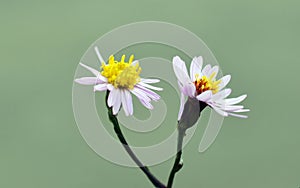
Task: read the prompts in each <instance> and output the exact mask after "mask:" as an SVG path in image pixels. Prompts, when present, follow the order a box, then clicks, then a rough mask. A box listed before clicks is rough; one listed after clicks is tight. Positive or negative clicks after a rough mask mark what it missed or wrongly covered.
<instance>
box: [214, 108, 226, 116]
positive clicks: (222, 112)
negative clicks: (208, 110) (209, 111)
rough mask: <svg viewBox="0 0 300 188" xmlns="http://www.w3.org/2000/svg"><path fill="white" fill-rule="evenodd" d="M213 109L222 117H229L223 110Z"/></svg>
mask: <svg viewBox="0 0 300 188" xmlns="http://www.w3.org/2000/svg"><path fill="white" fill-rule="evenodd" d="M212 108H213V109H214V110H215V111H216V112H217V113H218V114H220V115H221V116H224V117H227V116H228V113H227V112H224V111H223V110H221V109H219V108H217V107H215V106H212Z"/></svg>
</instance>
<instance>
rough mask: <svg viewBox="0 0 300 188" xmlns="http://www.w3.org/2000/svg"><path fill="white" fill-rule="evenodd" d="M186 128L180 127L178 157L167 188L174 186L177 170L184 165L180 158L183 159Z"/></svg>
mask: <svg viewBox="0 0 300 188" xmlns="http://www.w3.org/2000/svg"><path fill="white" fill-rule="evenodd" d="M185 130H186V129H183V128H180V127H178V138H177V154H176V158H175V162H174V165H173V168H172V170H171V172H170V175H169V180H168V185H167V188H171V187H172V185H173V181H174V178H175V174H176V172H178V171H179V170H180V169H181V168H182V166H183V164H182V163H180V160H181V154H182V143H183V137H184V136H185Z"/></svg>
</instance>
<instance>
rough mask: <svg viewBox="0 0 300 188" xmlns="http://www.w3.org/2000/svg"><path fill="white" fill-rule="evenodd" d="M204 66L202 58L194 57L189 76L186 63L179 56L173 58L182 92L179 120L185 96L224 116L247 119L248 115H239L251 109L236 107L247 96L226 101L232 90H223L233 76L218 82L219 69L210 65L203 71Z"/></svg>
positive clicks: (227, 76) (225, 77)
mask: <svg viewBox="0 0 300 188" xmlns="http://www.w3.org/2000/svg"><path fill="white" fill-rule="evenodd" d="M202 65H203V58H202V57H201V56H199V57H194V58H193V60H192V63H191V66H190V76H189V74H188V72H187V68H186V65H185V63H184V61H182V60H181V59H180V57H178V56H175V57H174V58H173V69H174V72H175V75H176V77H177V79H178V85H179V88H180V90H181V99H180V110H179V114H178V120H180V119H181V116H182V113H183V110H184V103H185V96H188V97H189V98H192V99H197V100H198V101H202V102H204V103H206V104H207V105H208V106H210V107H212V108H213V109H214V110H215V111H216V112H217V113H219V114H220V115H222V116H229V115H230V116H236V117H240V118H247V116H246V115H241V114H237V113H239V112H247V111H249V109H244V106H242V105H236V104H238V103H239V102H241V101H243V100H244V99H245V98H246V97H247V95H241V96H239V97H237V98H229V99H226V97H228V96H229V95H230V93H231V89H223V88H225V86H226V85H227V84H228V83H229V81H230V78H231V76H230V75H226V76H224V77H222V78H221V79H219V80H216V76H217V74H218V71H219V67H218V66H213V67H212V66H211V65H210V64H208V65H206V66H205V67H204V68H203V69H202Z"/></svg>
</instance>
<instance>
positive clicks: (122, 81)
mask: <svg viewBox="0 0 300 188" xmlns="http://www.w3.org/2000/svg"><path fill="white" fill-rule="evenodd" d="M133 59H134V56H133V55H131V56H130V57H129V61H128V62H125V55H122V57H121V61H116V60H115V58H114V56H113V55H111V56H110V57H109V59H108V64H105V63H102V66H101V68H102V71H101V75H102V76H104V77H106V78H107V80H108V83H110V84H112V85H113V86H114V87H115V88H126V89H133V87H134V86H135V84H136V83H138V82H139V81H140V76H139V75H140V73H141V71H142V69H141V67H140V66H139V64H138V63H136V64H135V65H132V62H133Z"/></svg>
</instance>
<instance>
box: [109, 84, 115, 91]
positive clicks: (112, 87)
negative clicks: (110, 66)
mask: <svg viewBox="0 0 300 188" xmlns="http://www.w3.org/2000/svg"><path fill="white" fill-rule="evenodd" d="M114 88H115V87H114V86H113V85H111V84H107V89H108V90H109V91H112V90H113V89H114Z"/></svg>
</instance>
